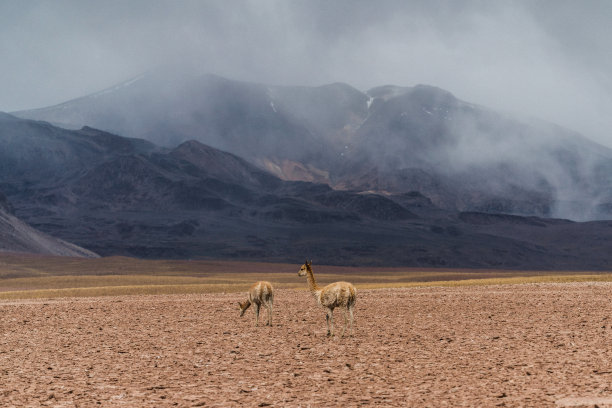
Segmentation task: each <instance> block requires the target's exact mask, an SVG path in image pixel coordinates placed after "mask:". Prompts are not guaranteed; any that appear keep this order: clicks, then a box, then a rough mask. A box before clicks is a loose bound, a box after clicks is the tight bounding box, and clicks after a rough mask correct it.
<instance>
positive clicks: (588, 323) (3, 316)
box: [0, 283, 612, 407]
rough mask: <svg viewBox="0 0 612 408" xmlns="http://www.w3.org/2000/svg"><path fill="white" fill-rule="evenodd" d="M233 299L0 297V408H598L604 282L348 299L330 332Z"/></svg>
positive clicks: (288, 303)
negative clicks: (340, 332) (258, 321)
mask: <svg viewBox="0 0 612 408" xmlns="http://www.w3.org/2000/svg"><path fill="white" fill-rule="evenodd" d="M243 298H244V295H241V294H236V293H232V294H202V295H168V296H125V297H109V298H85V299H59V300H43V301H38V300H37V301H2V302H0V406H20V407H21V406H54V407H72V406H86V407H87V406H105V407H107V406H111V407H112V406H138V407H165V406H169V407H170V406H180V407H183V406H184V407H191V406H223V407H225V406H254V407H257V406H302V407H306V406H340V405H342V406H359V405H365V406H372V405H379V406H432V407H433V406H436V407H438V406H534V407H535V406H537V407H540V406H551V407H554V406H568V407H569V406H572V407H573V406H590V407H593V406H599V407H604V406H612V303H611V299H612V284H610V283H571V284H525V285H504V286H485V287H483V286H480V287H455V288H440V287H431V288H411V289H380V290H361V291H359V292H358V300H357V305H356V309H355V329H356V330H355V335H354V336H353V337H345V338H339V337H336V338H327V337H326V336H325V319H324V313H323V311H322V310H321V309H319V308H318V307H317V306H315V302H314V300H313V299H312V298H311V296H310V295H309V293H308V292H306V291H300V290H278V291H277V293H276V310H275V315H274V322H273V327H266V326H260V327H254V326H253V323H254V321H253V320H254V319H253V315H254V314H253V312H252V311H250V310H249V311H248V312H247V314H246V315H245V317H243V318H242V319H241V318H239V317H238V314H239V312H238V306H237V304H236V302H237V301H238V300H242V299H243ZM261 317H262V320H265V318H266V313H262V316H261ZM336 323H337V326H339V324H338V323H342V315H341V314H340V313H338V312H336Z"/></svg>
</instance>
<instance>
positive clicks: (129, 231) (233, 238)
mask: <svg viewBox="0 0 612 408" xmlns="http://www.w3.org/2000/svg"><path fill="white" fill-rule="evenodd" d="M0 163H11V165H10V166H9V165H4V166H0V180H1V183H0V190H1V191H3V192H4V193H5V195H6V197H7V198H8V200H10V203H11V204H10V206H9V205H8V204H7V203H6V202H5V200H1V201H0V207H2V209H3V210H2V211H3V217H4V219H6V220H8V221H7V222H12V223H13V224H12V225H15V224H14V222H15V217H19V218H20V219H22V220H24V221H26V222H27V223H28V224H30V225H32V226H33V227H34V228H36V229H39V230H41V231H44V232H45V233H47V234H49V235H52V236H54V237H59V238H61V239H64V240H66V241H70V242H74V243H76V244H78V245H80V246H82V247H84V248H87V249H89V250H91V251H94V252H96V253H99V254H101V255H129V256H137V257H146V258H221V259H244V260H259V261H285V262H299V261H300V260H302V259H303V258H304V257H311V258H315V259H316V261H317V263H326V264H344V265H352V264H362V265H411V266H447V267H481V268H490V267H496V268H545V269H576V268H581V269H609V268H610V266H611V264H612V255H611V254H610V251H609V242H610V241H612V228H611V225H610V222H607V221H600V222H590V223H578V222H572V221H568V220H557V219H544V218H537V217H523V216H516V215H504V214H487V213H483V212H476V211H472V212H461V211H455V210H449V209H445V208H442V207H440V206H438V205H436V203H435V202H434V200H432V199H431V198H430V197H427V196H426V195H424V194H422V193H420V192H418V191H408V192H401V193H392V192H388V193H385V194H383V193H375V192H363V191H348V190H334V189H332V188H331V187H330V186H329V185H327V184H321V183H311V182H304V181H287V180H282V179H280V178H278V177H276V176H275V175H273V174H271V173H268V172H266V171H264V170H262V169H261V168H260V167H258V166H255V165H253V164H252V163H250V162H249V161H247V160H244V159H242V158H240V157H238V156H236V155H234V154H231V153H228V152H223V151H220V150H218V149H215V148H213V147H210V146H206V145H203V144H202V143H200V142H197V141H187V142H184V143H182V144H180V145H179V146H177V147H175V148H172V149H170V148H162V147H159V146H156V145H154V144H152V143H150V142H146V141H144V140H139V139H131V138H124V137H121V136H118V135H114V134H110V133H107V132H104V131H100V130H96V129H93V128H83V129H80V130H66V129H61V128H57V127H54V126H52V125H50V124H48V123H45V122H37V121H31V120H25V119H18V118H15V117H12V116H10V115H2V116H0ZM10 208H12V209H13V211H14V215H11V214H9V213H8V212H7V211H6V210H7V209H10ZM7 225H8V224H7ZM12 228H13V229H12V230H23V229H24V228H25V227H22V226H20V227H19V228H16V227H15V226H13V227H12ZM12 230H10V228H9V231H12ZM9 241H10V242H13V243H14V242H17V240H16V239H15V238H10V239H9ZM12 250H18V248H13V249H12Z"/></svg>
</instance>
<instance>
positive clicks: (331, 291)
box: [298, 260, 357, 336]
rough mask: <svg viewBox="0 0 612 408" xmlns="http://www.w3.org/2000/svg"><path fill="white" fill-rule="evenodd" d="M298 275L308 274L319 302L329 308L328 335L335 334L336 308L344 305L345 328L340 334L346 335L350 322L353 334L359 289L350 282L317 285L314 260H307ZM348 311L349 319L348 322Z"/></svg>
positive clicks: (312, 290)
mask: <svg viewBox="0 0 612 408" xmlns="http://www.w3.org/2000/svg"><path fill="white" fill-rule="evenodd" d="M298 276H306V279H307V281H308V288H309V289H310V292H311V293H312V295H313V296H314V298H315V299H316V301H317V303H318V304H320V305H321V306H323V307H325V308H326V309H327V314H326V316H325V318H326V321H327V335H328V336H333V335H334V308H336V307H343V308H346V309H345V310H344V329H343V330H342V334H341V335H340V336H344V332H345V331H346V327H347V325H348V323H349V322H350V326H351V335H352V334H353V308H354V307H355V301H356V299H357V290H356V289H355V287H354V286H353V285H352V284H350V283H348V282H334V283H330V284H329V285H327V286H324V287H320V286H319V285H317V281H316V280H315V277H314V273H313V272H312V261H310V262H309V261H308V260H306V262H304V265H302V267H301V268H300V270H299V271H298ZM347 313H348V315H349V319H348V322H347Z"/></svg>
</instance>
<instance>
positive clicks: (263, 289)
mask: <svg viewBox="0 0 612 408" xmlns="http://www.w3.org/2000/svg"><path fill="white" fill-rule="evenodd" d="M238 304H239V305H240V316H241V317H242V316H244V312H246V310H247V309H248V308H249V307H250V306H251V305H252V304H255V326H257V325H259V308H260V307H261V306H262V305H263V306H265V307H267V308H268V323H266V325H267V326H272V306H273V305H274V289H273V288H272V284H271V283H270V282H266V281H259V282H255V283H254V284H253V286H251V287H250V288H249V292H248V299H247V300H246V301H244V302H238Z"/></svg>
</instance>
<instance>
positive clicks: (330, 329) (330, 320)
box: [325, 308, 334, 336]
mask: <svg viewBox="0 0 612 408" xmlns="http://www.w3.org/2000/svg"><path fill="white" fill-rule="evenodd" d="M325 318H326V319H327V335H328V336H333V335H334V309H332V308H328V309H327V315H325Z"/></svg>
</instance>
